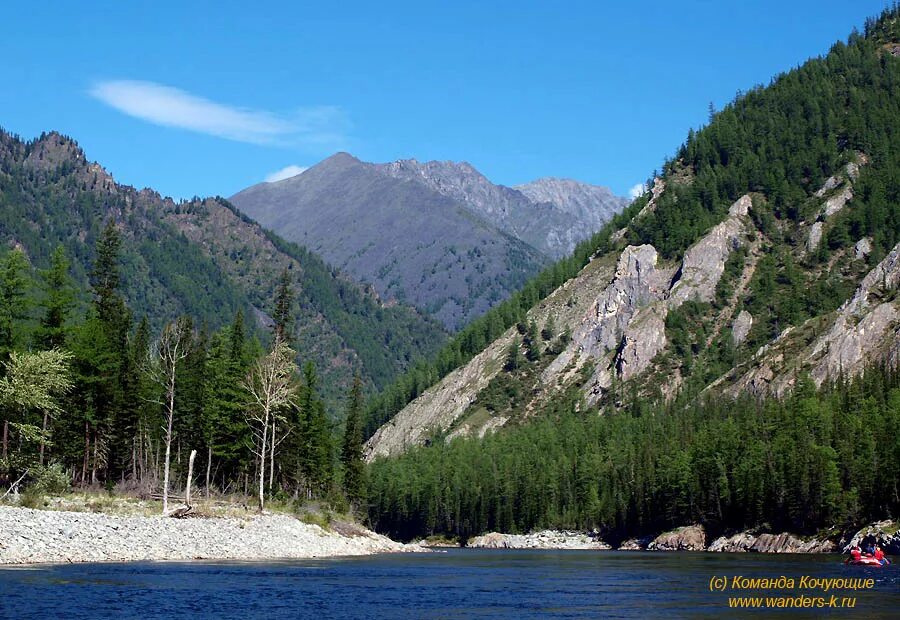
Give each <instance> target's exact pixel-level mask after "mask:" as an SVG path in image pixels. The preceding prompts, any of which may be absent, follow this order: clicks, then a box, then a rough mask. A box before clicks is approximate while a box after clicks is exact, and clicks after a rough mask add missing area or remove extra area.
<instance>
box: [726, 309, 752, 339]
mask: <svg viewBox="0 0 900 620" xmlns="http://www.w3.org/2000/svg"><path fill="white" fill-rule="evenodd" d="M751 327H753V315H752V314H750V313H749V312H747V311H746V310H741V311H740V313H739V314H738V315H737V317H736V318H735V319H734V323H732V325H731V339H732V340H733V341H734V344H741V343H742V342H744V340H746V339H747V334H749V333H750V328H751Z"/></svg>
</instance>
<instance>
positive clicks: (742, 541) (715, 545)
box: [707, 532, 756, 553]
mask: <svg viewBox="0 0 900 620" xmlns="http://www.w3.org/2000/svg"><path fill="white" fill-rule="evenodd" d="M755 542H756V536H754V535H753V534H751V533H750V532H741V533H740V534H735V535H734V536H729V537H725V536H720V537H719V538H717V539H715V540H714V541H713V542H712V544H711V545H710V546H709V549H707V551H712V552H715V553H745V552H747V551H749V550H750V548H751V547H752V546H753V544H754V543H755Z"/></svg>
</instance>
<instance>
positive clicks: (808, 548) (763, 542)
mask: <svg viewBox="0 0 900 620" xmlns="http://www.w3.org/2000/svg"><path fill="white" fill-rule="evenodd" d="M835 548H836V545H835V544H834V543H833V542H831V541H830V540H818V539H815V538H813V539H810V540H806V541H804V540H802V539H800V538H798V537H797V536H794V535H793V534H788V533H782V534H760V535H759V536H757V538H756V541H755V542H754V543H753V544H752V545H751V546H750V548H749V549H748V551H754V552H757V553H830V552H832V551H834V550H835Z"/></svg>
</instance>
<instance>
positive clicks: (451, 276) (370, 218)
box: [230, 153, 623, 330]
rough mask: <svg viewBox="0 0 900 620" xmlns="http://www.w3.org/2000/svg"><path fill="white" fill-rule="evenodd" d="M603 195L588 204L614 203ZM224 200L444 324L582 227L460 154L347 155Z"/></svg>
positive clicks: (486, 300) (455, 324)
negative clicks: (433, 158)
mask: <svg viewBox="0 0 900 620" xmlns="http://www.w3.org/2000/svg"><path fill="white" fill-rule="evenodd" d="M598 195H599V194H598ZM608 198H609V199H608V200H606V201H605V202H602V203H598V204H597V211H599V212H602V213H603V214H607V213H609V212H610V211H611V210H615V209H616V208H619V207H620V206H621V205H622V204H623V202H622V201H621V199H615V198H614V197H612V196H611V194H610V196H609V197H608ZM230 200H231V201H232V202H233V203H234V204H235V205H236V206H238V207H239V208H240V209H241V210H242V211H244V212H246V213H248V214H249V215H250V216H251V217H253V218H255V219H256V220H258V221H259V222H260V223H262V224H263V225H264V226H266V227H268V228H270V229H272V230H274V231H276V232H277V233H278V234H280V235H282V236H284V237H285V238H287V239H290V240H292V241H296V242H298V243H301V244H303V245H305V246H308V247H309V248H310V249H311V250H312V251H315V252H317V253H319V254H321V255H322V256H323V257H324V258H325V259H326V260H328V261H330V262H332V263H333V264H335V265H337V266H338V267H339V268H341V269H342V270H344V271H346V272H347V273H349V274H351V275H352V276H354V277H355V278H357V279H359V280H360V281H363V282H368V283H372V284H373V285H374V286H375V288H376V290H377V291H378V293H379V294H380V295H382V296H383V297H385V298H388V299H397V300H399V301H401V302H406V303H410V304H412V305H414V306H416V307H417V308H419V309H421V310H423V311H424V312H426V313H428V314H430V315H432V316H434V317H436V318H437V319H439V320H440V321H441V322H442V323H443V324H444V325H445V326H446V327H447V328H449V329H451V330H455V329H459V328H460V327H461V326H463V325H465V324H466V323H467V322H469V321H471V320H472V319H473V318H475V317H477V316H480V315H482V314H484V313H485V312H486V311H487V310H488V309H489V308H491V307H492V306H494V305H495V304H496V303H497V302H498V301H500V300H502V299H505V298H506V297H508V296H509V295H510V294H511V293H512V292H513V291H515V290H517V289H518V288H521V286H522V284H524V282H525V281H526V280H527V279H528V278H529V277H530V276H532V275H534V274H535V273H536V272H537V271H538V270H539V269H540V268H541V267H542V266H544V265H545V264H547V262H548V260H549V259H548V256H553V255H558V254H559V252H561V251H564V249H569V248H568V246H567V245H566V244H570V242H571V240H572V239H575V238H578V234H579V233H578V232H577V231H582V232H581V234H585V232H583V231H589V230H590V228H587V225H588V224H587V223H586V222H582V221H577V217H575V216H573V215H572V213H570V212H567V211H564V210H563V209H562V208H560V207H558V206H556V205H555V204H553V203H551V202H540V203H536V202H533V201H532V200H530V199H529V198H527V197H526V196H525V195H524V194H523V193H521V192H519V191H518V190H514V189H511V188H508V187H503V186H498V185H494V184H492V183H490V182H489V181H488V180H487V179H486V178H485V177H484V176H483V175H481V174H480V173H479V172H478V171H477V170H475V169H474V168H473V167H472V166H470V165H469V164H466V163H460V164H456V163H452V162H428V163H424V164H420V163H419V162H416V161H415V160H404V161H398V162H393V163H390V164H369V163H365V162H361V161H359V160H358V159H356V158H354V157H352V156H351V155H349V154H347V153H338V154H336V155H334V156H332V157H330V158H328V159H326V160H325V161H323V162H320V163H319V164H318V165H316V166H313V167H312V168H310V169H308V170H306V171H305V172H303V173H302V174H300V175H297V176H294V177H291V178H289V179H285V180H282V181H278V182H276V183H261V184H258V185H254V186H253V187H250V188H247V189H245V190H243V191H241V192H239V193H237V194H236V195H234V196H233V197H232V198H231V199H230Z"/></svg>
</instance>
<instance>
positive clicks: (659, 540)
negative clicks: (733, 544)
mask: <svg viewBox="0 0 900 620" xmlns="http://www.w3.org/2000/svg"><path fill="white" fill-rule="evenodd" d="M647 549H648V550H650V551H703V550H705V549H706V531H704V529H703V526H702V525H686V526H684V527H679V528H677V529H674V530H672V531H671V532H665V533H664V534H660V535H659V536H657V537H656V538H654V539H653V542H651V543H650V544H649V545H647Z"/></svg>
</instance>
